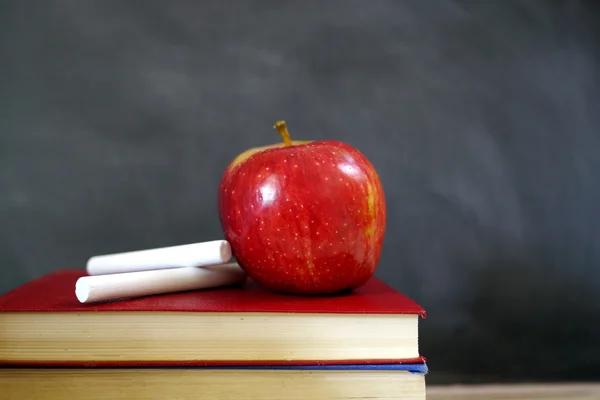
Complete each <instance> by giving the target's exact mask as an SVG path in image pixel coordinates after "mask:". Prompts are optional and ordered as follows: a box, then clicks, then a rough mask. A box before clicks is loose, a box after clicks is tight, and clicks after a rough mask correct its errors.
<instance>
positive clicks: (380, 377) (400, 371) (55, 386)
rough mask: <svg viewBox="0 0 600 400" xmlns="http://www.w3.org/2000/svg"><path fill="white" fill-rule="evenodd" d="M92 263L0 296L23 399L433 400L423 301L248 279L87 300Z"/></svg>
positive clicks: (6, 361) (4, 368) (1, 332)
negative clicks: (271, 285) (84, 290)
mask: <svg viewBox="0 0 600 400" xmlns="http://www.w3.org/2000/svg"><path fill="white" fill-rule="evenodd" d="M83 275H85V271H80V270H59V271H57V272H55V273H52V274H49V275H47V276H44V277H42V278H39V279H36V280H33V281H32V282H29V283H27V284H25V285H23V286H21V287H18V288H16V289H15V290H13V291H11V292H8V293H6V294H5V295H3V296H1V297H0V364H1V367H0V394H1V396H0V397H1V398H2V399H3V400H13V399H15V400H17V399H18V400H22V399H61V400H62V399H69V400H75V399H94V398H106V399H108V398H110V399H223V400H224V399H272V400H287V399H311V400H318V399H336V400H341V399H351V398H352V399H356V398H369V399H373V400H375V399H403V400H409V399H410V400H417V399H425V398H426V394H425V375H426V373H427V365H426V363H425V359H424V358H423V357H422V356H421V355H420V353H419V340H418V339H419V336H418V325H419V324H418V322H419V318H421V317H425V311H424V310H423V309H422V307H420V306H419V305H418V304H417V303H416V302H414V301H413V300H411V299H409V298H408V297H406V296H404V295H403V294H401V293H399V292H397V291H395V290H394V289H392V288H391V287H390V286H388V285H386V284H385V283H384V282H382V281H381V280H379V279H377V278H375V277H373V278H372V279H371V280H370V281H369V282H368V283H367V284H365V285H364V286H362V287H361V288H359V289H357V290H355V291H353V292H350V293H348V294H343V295H337V296H310V297H309V296H306V297H304V296H292V295H285V294H278V293H274V292H270V291H267V290H265V289H262V288H261V287H260V286H259V285H257V284H255V283H254V282H252V281H250V280H248V281H247V282H245V283H244V284H240V285H234V286H229V287H222V288H217V289H210V290H197V291H187V292H178V293H170V294H162V295H156V296H145V297H139V298H132V299H125V300H119V301H112V302H104V303H99V304H81V303H79V302H78V301H77V299H76V297H75V293H74V287H75V283H76V281H77V280H78V278H80V277H81V276H83Z"/></svg>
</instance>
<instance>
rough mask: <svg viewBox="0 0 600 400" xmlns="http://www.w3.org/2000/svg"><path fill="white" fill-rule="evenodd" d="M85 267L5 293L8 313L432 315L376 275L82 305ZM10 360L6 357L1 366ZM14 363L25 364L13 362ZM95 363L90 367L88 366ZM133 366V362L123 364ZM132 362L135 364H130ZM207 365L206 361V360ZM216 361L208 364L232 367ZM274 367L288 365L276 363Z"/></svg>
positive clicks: (0, 305)
mask: <svg viewBox="0 0 600 400" xmlns="http://www.w3.org/2000/svg"><path fill="white" fill-rule="evenodd" d="M85 275H86V272H85V271H83V270H67V269H65V270H58V271H56V272H54V273H51V274H48V275H46V276H43V277H41V278H38V279H35V280H33V281H31V282H29V283H26V284H24V285H22V286H20V287H18V288H16V289H14V290H12V291H10V292H8V293H6V294H4V295H2V296H0V313H2V312H49V313H50V312H60V313H64V312H76V313H82V312H108V311H110V312H196V313H202V312H236V313H240V312H248V313H250V312H262V313H269V312H272V313H281V312H284V313H330V314H332V313H333V314H415V315H419V316H421V317H423V318H425V317H426V313H425V310H424V309H423V308H422V307H421V306H420V305H419V304H417V303H416V302H415V301H413V300H412V299H410V298H408V297H407V296H405V295H403V294H402V293H399V292H398V291H396V290H394V289H393V288H391V287H390V286H388V285H387V284H385V283H384V282H383V281H381V280H380V279H378V278H376V277H373V278H372V279H371V280H370V281H369V282H367V283H366V284H365V285H363V286H362V287H360V288H358V289H356V290H354V291H352V292H348V293H346V294H341V295H335V296H297V295H286V294H281V293H275V292H272V291H269V290H266V289H264V288H262V287H261V286H260V285H258V284H257V283H255V282H253V281H251V280H247V281H246V283H245V284H243V285H238V286H231V287H222V288H212V289H206V290H194V291H187V292H177V293H169V294H160V295H154V296H145V297H139V298H133V299H122V300H118V301H111V302H104V303H95V304H94V303H90V304H82V303H80V302H79V301H78V300H77V298H76V296H75V283H76V282H77V279H78V278H79V277H81V276H85ZM424 361H425V358H424V357H418V358H414V359H403V360H374V361H369V360H363V361H361V363H362V364H380V363H386V364H412V363H421V362H424ZM326 363H327V364H338V365H344V364H354V363H356V360H354V361H353V360H347V361H346V360H334V361H327V362H326ZM2 364H6V362H5V361H2V360H0V365H2ZM10 364H11V365H15V364H17V365H18V364H20V363H19V362H11V363H10ZM24 364H26V365H38V366H44V365H46V364H48V365H51V366H61V365H62V366H81V365H80V363H78V362H52V363H45V362H31V361H28V362H27V363H24ZM88 364H89V365H88ZM123 364H124V365H128V363H127V362H125V363H123ZM129 364H131V363H130V362H129ZM172 364H173V362H171V361H160V362H159V361H156V362H152V361H150V362H148V361H144V362H143V363H140V366H142V365H143V366H152V365H155V366H169V365H172ZM200 364H202V363H200ZM200 364H199V363H198V362H197V361H193V362H186V361H183V362H180V361H177V365H178V366H185V365H189V366H200ZM230 364H231V363H230V362H219V361H216V362H214V361H211V362H209V363H206V365H213V366H214V365H225V366H226V365H230ZM239 364H240V365H255V364H256V365H264V362H256V363H254V362H251V361H250V362H249V361H243V362H241V363H239ZM270 364H271V365H286V364H289V363H288V362H286V361H274V362H272V363H270ZM294 364H295V365H318V364H324V362H323V361H317V360H315V361H294ZM119 365H120V362H119V361H110V362H94V363H86V365H83V366H95V367H100V366H108V367H115V366H119Z"/></svg>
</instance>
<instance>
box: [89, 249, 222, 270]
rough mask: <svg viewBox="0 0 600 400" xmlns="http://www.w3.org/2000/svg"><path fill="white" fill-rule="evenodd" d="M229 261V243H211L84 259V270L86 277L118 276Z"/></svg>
mask: <svg viewBox="0 0 600 400" xmlns="http://www.w3.org/2000/svg"><path fill="white" fill-rule="evenodd" d="M229 260H231V246H230V245H229V242H227V241H226V240H212V241H208V242H200V243H191V244H184V245H179V246H170V247H159V248H156V249H147V250H137V251H128V252H125V253H115V254H105V255H99V256H94V257H92V258H90V259H89V260H88V262H87V265H86V270H87V273H88V274H89V275H104V274H120V273H123V272H135V271H151V270H156V269H166V268H182V267H203V266H207V265H214V264H224V263H226V262H228V261H229Z"/></svg>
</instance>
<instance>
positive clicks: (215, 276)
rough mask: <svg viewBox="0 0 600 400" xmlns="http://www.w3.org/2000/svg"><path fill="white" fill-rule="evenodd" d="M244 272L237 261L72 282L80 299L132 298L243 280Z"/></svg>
mask: <svg viewBox="0 0 600 400" xmlns="http://www.w3.org/2000/svg"><path fill="white" fill-rule="evenodd" d="M245 279H246V274H245V273H244V271H243V270H242V269H241V268H240V266H239V265H238V264H237V263H229V264H220V265H211V266H207V267H200V268H198V267H186V268H174V269H162V270H154V271H138V272H126V273H122V274H113V275H95V276H94V275H92V276H83V277H81V278H79V279H78V280H77V283H76V284H75V295H76V296H77V300H79V302H81V303H92V302H99V301H106V300H116V299H124V298H133V297H140V296H148V295H155V294H163V293H173V292H182V291H186V290H199V289H210V288H216V287H219V286H229V285H234V284H238V283H242V282H243V281H244V280H245Z"/></svg>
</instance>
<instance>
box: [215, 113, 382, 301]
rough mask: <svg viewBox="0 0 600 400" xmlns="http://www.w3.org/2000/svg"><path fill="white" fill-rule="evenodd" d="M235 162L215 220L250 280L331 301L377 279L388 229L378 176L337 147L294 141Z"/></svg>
mask: <svg viewBox="0 0 600 400" xmlns="http://www.w3.org/2000/svg"><path fill="white" fill-rule="evenodd" d="M275 128H276V129H277V130H278V131H279V134H280V135H281V137H282V138H283V142H282V143H277V144H273V145H270V146H264V147H257V148H252V149H249V150H246V151H244V152H243V153H241V154H240V155H238V156H237V157H236V158H235V159H234V160H233V161H232V162H231V164H230V165H229V166H228V167H227V169H226V170H225V172H224V174H223V177H222V179H221V183H220V186H219V193H218V201H219V203H218V207H219V217H220V222H221V226H222V228H223V232H224V235H225V238H226V240H227V241H229V243H230V245H231V248H232V252H233V255H234V257H235V258H236V260H237V262H238V263H239V265H240V267H242V268H243V269H244V270H245V271H246V273H247V274H248V276H250V277H251V278H252V279H253V280H255V281H257V282H258V283H260V284H262V285H263V286H265V287H267V288H269V289H271V290H273V291H278V292H283V293H291V294H306V295H324V294H334V293H336V292H340V291H345V290H348V289H353V288H356V287H358V286H361V285H362V284H364V283H365V282H366V281H367V280H368V279H369V278H370V277H371V276H372V275H373V274H374V272H375V269H376V267H377V264H378V262H379V258H380V255H381V248H382V242H383V236H384V232H385V225H386V204H385V198H384V193H383V188H382V185H381V182H380V179H379V176H378V174H377V171H376V170H375V168H374V167H373V165H372V164H371V162H369V160H368V159H367V158H366V157H365V156H364V155H363V154H361V153H360V152H359V151H358V150H357V149H356V148H354V147H352V146H350V145H348V144H346V143H343V142H340V141H335V140H322V141H292V140H291V139H290V134H289V132H288V130H287V128H286V124H285V122H284V121H280V122H278V123H276V124H275Z"/></svg>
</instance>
